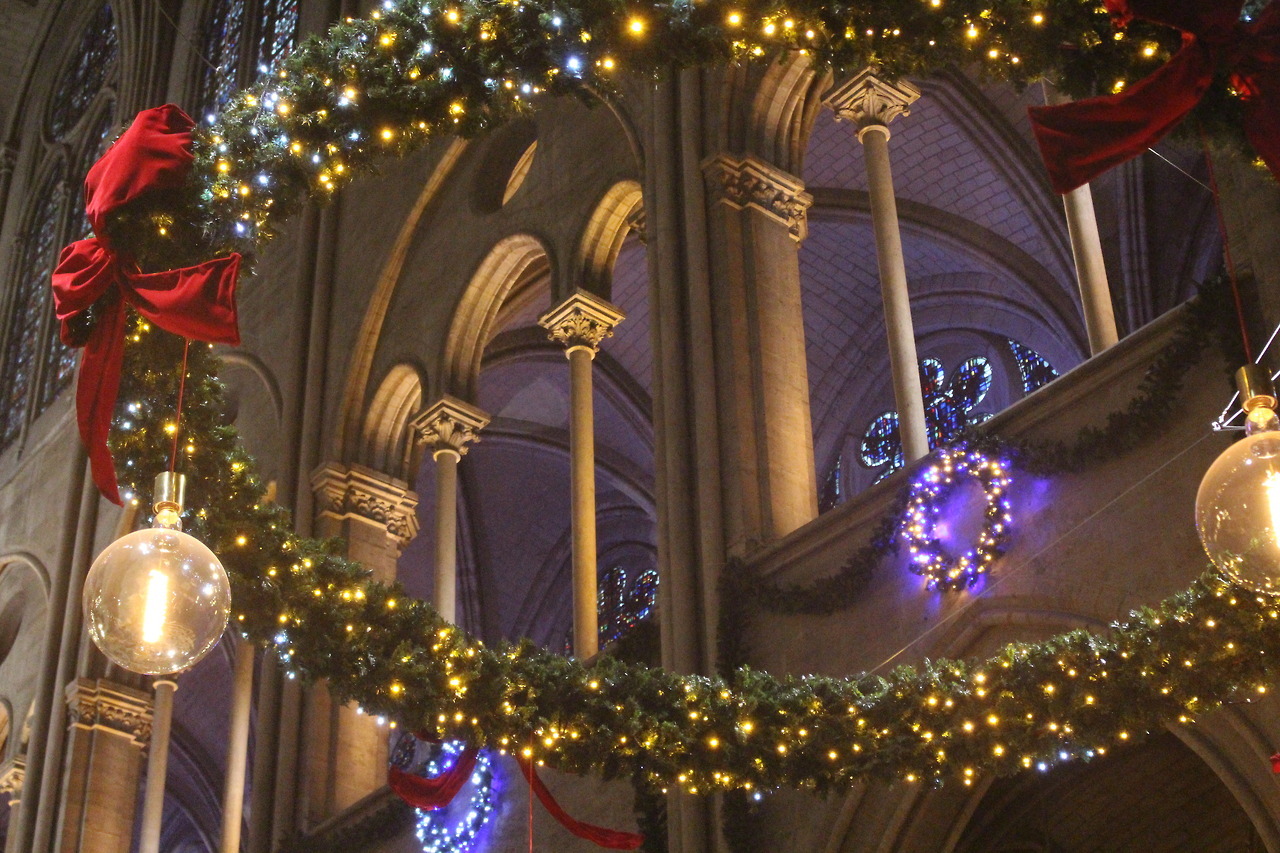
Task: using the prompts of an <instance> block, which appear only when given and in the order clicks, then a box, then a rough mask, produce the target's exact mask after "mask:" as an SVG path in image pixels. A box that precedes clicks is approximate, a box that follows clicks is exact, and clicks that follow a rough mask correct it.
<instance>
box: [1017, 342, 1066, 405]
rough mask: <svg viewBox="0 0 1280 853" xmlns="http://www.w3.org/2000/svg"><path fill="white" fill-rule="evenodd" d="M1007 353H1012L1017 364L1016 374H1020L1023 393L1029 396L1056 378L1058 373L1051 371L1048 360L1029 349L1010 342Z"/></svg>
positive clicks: (1051, 367)
mask: <svg viewBox="0 0 1280 853" xmlns="http://www.w3.org/2000/svg"><path fill="white" fill-rule="evenodd" d="M1009 351H1010V352H1012V353H1013V360H1014V361H1016V362H1017V363H1018V372H1019V373H1021V374H1022V390H1023V392H1024V393H1027V394H1030V393H1031V392H1032V391H1034V390H1036V389H1037V388H1040V387H1041V386H1044V385H1048V384H1049V383H1050V382H1052V381H1053V380H1055V379H1057V378H1058V371H1056V370H1054V369H1053V365H1052V364H1050V363H1049V360H1048V359H1047V358H1045V357H1044V356H1042V355H1041V354H1040V353H1038V352H1036V351H1035V350H1033V349H1032V348H1031V347H1029V346H1027V345H1025V344H1020V343H1018V342H1017V341H1014V340H1010V341H1009Z"/></svg>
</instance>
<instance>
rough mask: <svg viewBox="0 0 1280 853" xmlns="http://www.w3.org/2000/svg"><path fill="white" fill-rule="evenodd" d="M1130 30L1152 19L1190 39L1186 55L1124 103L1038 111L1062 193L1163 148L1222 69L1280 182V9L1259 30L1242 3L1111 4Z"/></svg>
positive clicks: (1110, 0) (1120, 98) (1044, 146)
mask: <svg viewBox="0 0 1280 853" xmlns="http://www.w3.org/2000/svg"><path fill="white" fill-rule="evenodd" d="M1106 5H1107V8H1108V9H1109V10H1110V11H1111V13H1112V14H1113V15H1114V16H1116V18H1117V19H1118V22H1119V23H1121V24H1124V23H1127V22H1128V21H1129V20H1130V19H1131V18H1144V19H1146V20H1148V21H1152V22H1154V23H1157V24H1164V25H1166V26H1171V27H1176V28H1177V29H1179V30H1181V31H1182V49H1181V50H1179V51H1178V52H1177V53H1176V54H1175V55H1174V56H1173V58H1172V59H1170V60H1169V61H1168V62H1166V63H1165V64H1164V65H1163V66H1162V67H1160V68H1158V69H1157V70H1156V71H1154V72H1152V73H1151V74H1149V75H1148V76H1147V77H1145V78H1143V79H1142V80H1140V81H1138V82H1137V83H1135V84H1133V85H1132V86H1128V87H1126V88H1125V89H1124V90H1123V91H1121V92H1119V93H1118V94H1115V95H1105V96H1103V97H1098V98H1089V99H1087V100H1083V101H1075V102H1073V103H1069V104H1060V105H1058V106H1051V107H1031V108H1030V110H1029V112H1030V113H1031V127H1032V129H1033V130H1034V131H1035V134H1036V141H1037V142H1039V143H1040V153H1041V154H1042V155H1043V156H1044V162H1045V165H1046V166H1047V167H1048V169H1049V178H1050V181H1051V182H1052V184H1053V188H1054V190H1056V191H1057V192H1059V193H1067V192H1070V191H1071V190H1073V189H1075V188H1076V187H1079V186H1082V185H1084V184H1087V183H1088V182H1089V181H1091V180H1093V179H1094V178H1095V177H1097V176H1098V175H1100V174H1102V173H1103V172H1105V171H1106V170H1107V169H1110V168H1111V167H1112V166H1118V165H1119V164H1121V163H1123V162H1125V161H1126V160H1129V159H1131V158H1133V157H1136V156H1137V155H1139V154H1141V153H1142V152H1143V151H1145V150H1146V149H1147V148H1149V147H1151V146H1152V145H1154V144H1156V143H1157V142H1158V141H1160V139H1162V138H1163V137H1164V135H1165V134H1166V133H1168V132H1169V131H1170V130H1172V129H1173V127H1174V126H1175V125H1177V124H1178V122H1180V121H1182V119H1183V118H1185V117H1186V115H1187V113H1189V112H1191V110H1192V108H1193V107H1195V105H1196V104H1197V103H1199V102H1200V99H1201V98H1202V97H1203V96H1204V93H1205V92H1206V91H1208V89H1209V86H1210V84H1211V83H1212V82H1213V76H1214V72H1215V71H1217V70H1218V69H1219V68H1222V69H1224V70H1226V71H1229V72H1230V73H1231V86H1232V88H1234V89H1235V90H1236V92H1238V93H1239V94H1240V97H1241V99H1242V100H1243V102H1244V109H1245V120H1244V126H1245V133H1246V134H1247V135H1248V137H1249V142H1250V143H1252V144H1253V148H1254V150H1255V151H1257V152H1258V155H1259V156H1260V157H1262V159H1263V161H1264V162H1265V163H1266V164H1267V167H1268V168H1269V169H1270V170H1271V173H1272V174H1273V175H1275V176H1276V177H1277V178H1278V179H1280V2H1276V3H1271V4H1269V5H1268V6H1267V7H1266V8H1265V9H1263V11H1262V13H1261V14H1260V15H1259V16H1258V18H1257V20H1255V21H1253V22H1252V23H1245V22H1242V21H1241V20H1240V9H1241V7H1242V6H1243V3H1242V2H1241V0H1200V2H1188V0H1106Z"/></svg>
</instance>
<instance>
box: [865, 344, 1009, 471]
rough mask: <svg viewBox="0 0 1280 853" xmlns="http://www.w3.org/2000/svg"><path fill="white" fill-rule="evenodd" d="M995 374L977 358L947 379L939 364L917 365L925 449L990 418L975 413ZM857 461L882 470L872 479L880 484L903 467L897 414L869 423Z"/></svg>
mask: <svg viewBox="0 0 1280 853" xmlns="http://www.w3.org/2000/svg"><path fill="white" fill-rule="evenodd" d="M994 376H995V371H994V370H993V369H992V367H991V362H990V361H988V360H987V359H986V358H984V357H983V356H980V355H977V356H974V357H973V358H970V359H966V360H965V361H964V362H963V363H961V365H960V366H959V367H958V368H956V371H955V372H954V373H953V374H952V375H951V378H950V380H948V379H947V375H946V371H945V370H944V369H943V367H942V362H940V361H938V360H937V359H936V358H926V359H923V360H922V361H921V362H920V387H921V390H922V391H923V392H924V419H925V429H926V431H927V434H928V438H929V447H930V448H933V447H937V446H939V445H942V444H947V443H949V442H951V441H953V440H954V439H955V438H956V436H958V435H959V434H960V433H961V432H963V431H964V430H965V429H966V428H967V427H970V426H973V425H975V424H980V423H982V422H983V421H985V420H987V419H988V418H990V417H991V415H989V414H987V413H985V412H978V411H975V409H976V408H977V407H978V405H979V404H980V403H981V402H982V401H983V400H984V399H986V396H987V392H988V391H990V390H991V382H992V379H993V378H994ZM859 451H860V452H859V454H858V458H859V460H860V461H861V462H862V464H863V466H864V467H867V468H880V467H882V466H883V467H884V470H882V471H881V472H880V473H879V475H878V476H877V477H876V480H875V481H876V482H877V483H878V482H880V481H881V480H883V479H884V478H885V477H888V476H889V475H890V474H892V473H893V472H894V471H896V470H898V469H899V468H901V467H902V466H903V464H904V461H905V459H904V457H903V454H902V438H901V437H900V436H899V435H898V413H897V412H883V413H881V414H879V415H877V416H876V417H875V418H873V419H872V421H871V423H870V424H868V425H867V428H866V430H865V431H864V432H863V434H862V444H861V446H860V448H859Z"/></svg>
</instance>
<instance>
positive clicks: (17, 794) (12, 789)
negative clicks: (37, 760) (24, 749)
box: [0, 755, 27, 804]
mask: <svg viewBox="0 0 1280 853" xmlns="http://www.w3.org/2000/svg"><path fill="white" fill-rule="evenodd" d="M26 777H27V760H26V758H25V757H24V756H21V755H15V756H14V757H13V758H10V759H9V760H8V761H6V762H5V763H4V764H0V794H8V795H9V803H10V804H12V803H13V801H14V800H19V799H21V798H22V782H23V780H24V779H26Z"/></svg>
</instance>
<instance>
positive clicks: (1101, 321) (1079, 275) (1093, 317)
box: [1044, 82, 1120, 355]
mask: <svg viewBox="0 0 1280 853" xmlns="http://www.w3.org/2000/svg"><path fill="white" fill-rule="evenodd" d="M1044 99H1045V102H1046V103H1049V104H1065V103H1067V102H1068V101H1070V100H1071V99H1070V98H1069V97H1067V96H1066V95H1063V94H1062V93H1061V92H1059V91H1058V90H1057V89H1055V88H1054V87H1053V86H1052V85H1050V84H1049V83H1047V82H1046V83H1045V84H1044ZM1062 206H1063V208H1064V209H1065V210H1066V214H1067V234H1068V235H1069V236H1070V237H1071V257H1072V258H1073V259H1074V260H1075V264H1076V281H1077V283H1079V285H1080V305H1081V307H1082V308H1083V309H1084V327H1085V330H1086V331H1087V332H1088V333H1089V354H1090V355H1097V354H1098V353H1100V352H1102V351H1103V350H1104V349H1106V348H1107V347H1109V346H1111V345H1113V344H1114V343H1115V342H1116V341H1118V340H1119V339H1120V336H1119V333H1117V332H1116V317H1115V312H1114V310H1113V309H1112V307H1111V285H1110V284H1109V283H1108V282H1107V267H1106V265H1105V264H1104V263H1103V261H1102V238H1101V237H1099V236H1098V217H1097V215H1096V214H1095V213H1094V210H1093V192H1092V190H1090V189H1089V185H1088V184H1085V185H1084V186H1082V187H1077V188H1076V189H1074V190H1072V191H1071V192H1069V193H1067V194H1066V195H1064V196H1063V197H1062Z"/></svg>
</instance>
